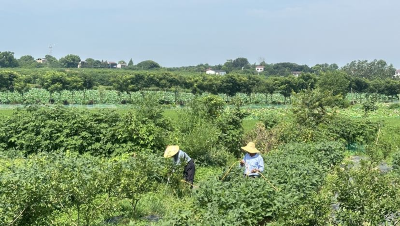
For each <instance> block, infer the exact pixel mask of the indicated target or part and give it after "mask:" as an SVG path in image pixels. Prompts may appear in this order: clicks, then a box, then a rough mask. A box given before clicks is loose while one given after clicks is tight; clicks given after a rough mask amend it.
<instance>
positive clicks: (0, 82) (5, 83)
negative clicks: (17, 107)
mask: <svg viewBox="0 0 400 226" xmlns="http://www.w3.org/2000/svg"><path fill="white" fill-rule="evenodd" d="M18 77H20V75H19V74H18V73H16V72H14V71H0V91H5V90H10V91H14V85H15V81H16V80H17V78H18Z"/></svg>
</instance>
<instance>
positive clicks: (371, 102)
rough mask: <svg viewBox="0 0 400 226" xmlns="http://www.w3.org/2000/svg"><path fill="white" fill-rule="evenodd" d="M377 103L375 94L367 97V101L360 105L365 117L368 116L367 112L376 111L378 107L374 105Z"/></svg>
mask: <svg viewBox="0 0 400 226" xmlns="http://www.w3.org/2000/svg"><path fill="white" fill-rule="evenodd" d="M377 101H378V95H376V94H373V95H370V96H368V97H367V100H366V101H365V102H364V103H363V104H362V108H363V110H364V115H365V116H367V115H368V112H371V111H376V110H377V109H378V106H377V105H376V103H377Z"/></svg>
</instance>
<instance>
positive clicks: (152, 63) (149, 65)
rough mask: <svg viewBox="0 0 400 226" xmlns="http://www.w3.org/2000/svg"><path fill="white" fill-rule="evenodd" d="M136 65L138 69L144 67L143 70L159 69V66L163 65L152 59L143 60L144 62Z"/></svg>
mask: <svg viewBox="0 0 400 226" xmlns="http://www.w3.org/2000/svg"><path fill="white" fill-rule="evenodd" d="M136 66H137V68H138V69H142V70H151V69H157V68H160V67H161V66H160V65H159V64H158V63H157V62H155V61H152V60H145V61H142V62H140V63H138V64H137V65H136Z"/></svg>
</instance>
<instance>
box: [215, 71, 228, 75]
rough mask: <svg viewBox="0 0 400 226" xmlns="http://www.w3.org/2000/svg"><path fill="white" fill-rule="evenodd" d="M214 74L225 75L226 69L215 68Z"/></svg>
mask: <svg viewBox="0 0 400 226" xmlns="http://www.w3.org/2000/svg"><path fill="white" fill-rule="evenodd" d="M215 74H216V75H226V71H222V70H215Z"/></svg>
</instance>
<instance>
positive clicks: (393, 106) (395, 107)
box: [388, 103, 400, 109]
mask: <svg viewBox="0 0 400 226" xmlns="http://www.w3.org/2000/svg"><path fill="white" fill-rule="evenodd" d="M388 108H389V109H399V108H400V104H399V103H394V104H391V105H389V107H388Z"/></svg>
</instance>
